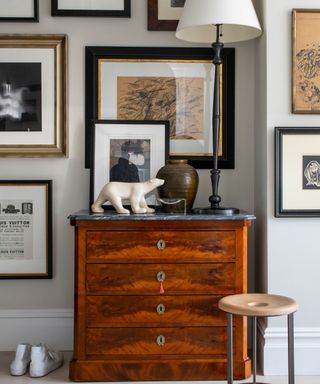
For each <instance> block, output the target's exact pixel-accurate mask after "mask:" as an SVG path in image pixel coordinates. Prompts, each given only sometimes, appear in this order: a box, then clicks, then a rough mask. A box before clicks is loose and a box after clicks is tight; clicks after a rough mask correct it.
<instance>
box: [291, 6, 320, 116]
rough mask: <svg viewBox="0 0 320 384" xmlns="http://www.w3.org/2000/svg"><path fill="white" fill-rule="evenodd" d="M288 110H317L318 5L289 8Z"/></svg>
mask: <svg viewBox="0 0 320 384" xmlns="http://www.w3.org/2000/svg"><path fill="white" fill-rule="evenodd" d="M292 24H293V27H292V31H293V36H292V56H293V57H292V60H293V70H292V72H293V74H292V77H293V85H292V112H293V113H309V114H318V113H320V91H319V89H320V65H319V62H320V43H319V33H320V9H294V10H293V12H292Z"/></svg>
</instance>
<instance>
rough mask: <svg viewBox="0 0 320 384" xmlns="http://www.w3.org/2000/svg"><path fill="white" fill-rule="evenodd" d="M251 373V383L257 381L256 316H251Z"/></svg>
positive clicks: (254, 383)
mask: <svg viewBox="0 0 320 384" xmlns="http://www.w3.org/2000/svg"><path fill="white" fill-rule="evenodd" d="M252 374H253V384H256V383H257V318H256V316H253V317H252Z"/></svg>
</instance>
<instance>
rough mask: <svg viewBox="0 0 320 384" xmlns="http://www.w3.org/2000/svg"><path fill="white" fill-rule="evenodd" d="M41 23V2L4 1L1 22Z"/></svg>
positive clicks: (36, 0)
mask: <svg viewBox="0 0 320 384" xmlns="http://www.w3.org/2000/svg"><path fill="white" fill-rule="evenodd" d="M1 21H3V22H6V23H7V22H11V21H13V22H19V23H21V22H31V23H32V22H34V23H38V22H39V0H10V1H3V2H2V4H1V9H0V22H1Z"/></svg>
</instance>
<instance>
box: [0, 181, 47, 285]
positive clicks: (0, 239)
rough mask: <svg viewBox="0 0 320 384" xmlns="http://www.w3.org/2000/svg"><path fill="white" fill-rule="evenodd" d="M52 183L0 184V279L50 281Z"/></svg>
mask: <svg viewBox="0 0 320 384" xmlns="http://www.w3.org/2000/svg"><path fill="white" fill-rule="evenodd" d="M51 190H52V182H51V180H22V181H12V180H0V244H1V247H0V279H50V278H52V197H51Z"/></svg>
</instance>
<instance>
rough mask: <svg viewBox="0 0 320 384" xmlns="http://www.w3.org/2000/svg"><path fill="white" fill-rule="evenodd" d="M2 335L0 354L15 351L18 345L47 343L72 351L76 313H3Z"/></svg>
mask: <svg viewBox="0 0 320 384" xmlns="http://www.w3.org/2000/svg"><path fill="white" fill-rule="evenodd" d="M0 334H1V337H0V351H14V350H15V349H16V346H17V345H18V344H19V343H30V344H38V343H45V344H48V345H50V346H51V347H52V348H56V349H58V350H61V351H70V350H72V348H73V344H72V343H73V311H72V310H69V309H46V310H37V309H36V310H11V311H10V310H4V311H0Z"/></svg>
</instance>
